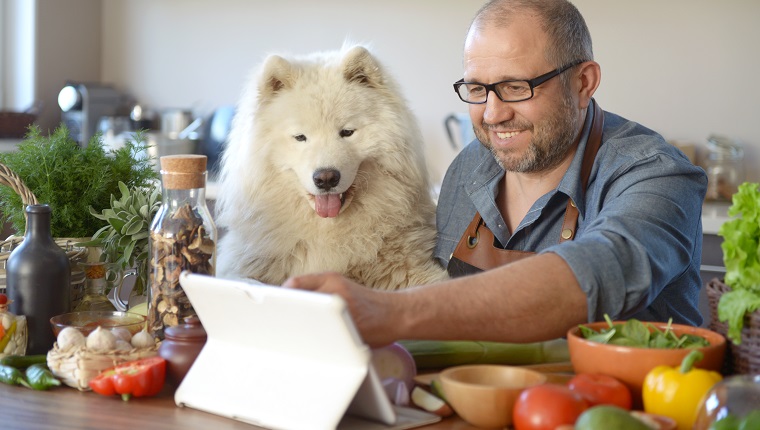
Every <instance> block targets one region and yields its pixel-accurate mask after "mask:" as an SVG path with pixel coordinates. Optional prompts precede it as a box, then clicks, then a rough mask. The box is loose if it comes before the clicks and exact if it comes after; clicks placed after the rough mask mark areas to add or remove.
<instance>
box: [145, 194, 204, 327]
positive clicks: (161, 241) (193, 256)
mask: <svg viewBox="0 0 760 430" xmlns="http://www.w3.org/2000/svg"><path fill="white" fill-rule="evenodd" d="M150 238H151V240H150V243H151V250H150V252H151V254H150V255H151V257H150V266H151V271H150V279H149V283H150V289H151V303H150V307H149V312H148V328H149V330H150V331H151V332H152V333H153V334H154V335H156V336H158V337H160V338H163V330H164V327H166V326H174V325H177V324H179V322H180V321H182V320H183V319H184V318H185V317H186V316H190V315H194V314H195V311H194V310H193V308H192V305H191V304H190V300H189V299H188V298H187V296H186V295H185V293H184V291H183V290H182V288H181V287H180V285H179V275H180V273H182V271H184V270H188V271H190V272H193V273H201V274H213V268H212V267H211V264H212V256H213V253H214V250H215V244H214V240H213V239H212V238H211V237H210V235H209V233H208V232H207V231H206V229H205V228H204V227H203V218H202V217H201V216H199V215H198V214H197V213H196V212H195V211H194V210H193V209H192V208H191V207H190V205H189V204H185V205H183V206H181V207H180V208H178V209H177V211H176V212H175V213H174V214H173V215H172V216H170V217H166V218H163V219H162V220H161V224H160V225H159V226H156V227H154V228H153V230H152V231H151V233H150Z"/></svg>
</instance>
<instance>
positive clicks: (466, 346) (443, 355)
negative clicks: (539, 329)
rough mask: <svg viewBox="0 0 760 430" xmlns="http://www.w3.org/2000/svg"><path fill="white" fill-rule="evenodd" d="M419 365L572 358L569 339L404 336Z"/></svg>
mask: <svg viewBox="0 0 760 430" xmlns="http://www.w3.org/2000/svg"><path fill="white" fill-rule="evenodd" d="M398 343H400V344H401V345H402V346H403V347H404V348H406V350H407V351H409V353H411V354H412V358H414V362H415V364H416V365H417V369H418V370H420V369H441V368H444V367H449V366H459V365H463V364H508V365H515V366H521V365H527V364H543V363H557V362H563V361H569V360H570V353H569V351H568V349H567V341H566V340H565V339H552V340H548V341H545V342H533V343H504V342H482V341H464V340H443V341H439V340H401V341H399V342H398Z"/></svg>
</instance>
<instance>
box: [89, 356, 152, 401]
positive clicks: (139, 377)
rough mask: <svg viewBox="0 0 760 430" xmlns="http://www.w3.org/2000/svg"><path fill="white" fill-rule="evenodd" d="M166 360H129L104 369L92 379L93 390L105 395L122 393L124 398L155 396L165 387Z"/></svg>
mask: <svg viewBox="0 0 760 430" xmlns="http://www.w3.org/2000/svg"><path fill="white" fill-rule="evenodd" d="M165 380H166V360H164V359H163V358H161V357H150V358H143V359H141V360H135V361H129V362H126V363H122V364H119V365H118V366H116V367H114V368H112V369H108V370H104V371H103V372H101V373H100V375H98V376H96V377H95V378H93V379H91V380H90V384H89V385H90V388H92V391H94V392H96V393H98V394H102V395H104V396H113V395H114V394H121V398H122V399H123V400H125V401H126V400H129V399H130V397H133V396H134V397H145V396H155V395H156V394H158V393H159V392H161V389H162V388H163V387H164V381H165Z"/></svg>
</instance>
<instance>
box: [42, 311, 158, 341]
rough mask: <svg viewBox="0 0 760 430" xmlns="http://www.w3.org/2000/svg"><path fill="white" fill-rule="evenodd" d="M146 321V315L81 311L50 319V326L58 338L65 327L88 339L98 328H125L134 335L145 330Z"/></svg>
mask: <svg viewBox="0 0 760 430" xmlns="http://www.w3.org/2000/svg"><path fill="white" fill-rule="evenodd" d="M146 320H147V318H146V317H145V316H144V315H139V314H135V313H131V312H118V311H80V312H69V313H67V314H61V315H56V316H54V317H53V318H50V325H51V326H52V327H53V335H55V336H56V337H58V333H60V332H61V330H63V329H64V328H65V327H75V328H77V329H79V331H81V332H82V334H83V335H85V337H86V336H87V335H88V334H90V333H91V332H92V331H94V330H95V329H96V328H98V326H100V327H103V328H108V329H111V328H115V327H123V328H125V329H127V330H129V332H130V333H132V335H134V334H135V333H138V332H139V331H141V330H142V329H143V327H144V326H145V321H146Z"/></svg>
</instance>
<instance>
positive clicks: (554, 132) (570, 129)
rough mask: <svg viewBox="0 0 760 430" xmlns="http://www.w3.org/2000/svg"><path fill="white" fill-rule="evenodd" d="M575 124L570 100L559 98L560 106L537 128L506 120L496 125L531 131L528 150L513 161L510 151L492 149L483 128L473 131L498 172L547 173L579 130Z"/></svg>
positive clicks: (577, 122) (576, 120)
mask: <svg viewBox="0 0 760 430" xmlns="http://www.w3.org/2000/svg"><path fill="white" fill-rule="evenodd" d="M579 123H580V118H579V115H578V111H577V110H576V109H574V108H573V102H572V99H571V98H570V97H563V103H562V104H561V105H560V106H559V107H558V109H557V110H556V111H554V114H553V115H552V116H551V117H549V118H548V119H546V120H545V121H544V122H543V123H542V124H540V127H539V128H538V129H536V127H535V125H534V124H520V123H516V122H509V121H507V122H504V123H501V124H499V126H504V127H506V128H510V127H514V128H530V129H531V130H532V131H533V138H532V139H531V142H530V145H529V146H528V150H527V152H526V153H525V154H524V155H523V156H522V157H520V158H517V156H516V155H515V154H514V151H513V150H510V149H495V148H494V147H493V145H492V144H491V141H490V139H489V138H488V134H487V133H485V131H484V130H483V129H481V128H476V129H475V135H476V136H477V138H478V140H480V142H481V143H482V144H483V145H484V146H485V147H486V148H488V149H489V150H490V151H491V154H493V156H494V158H495V159H496V162H497V163H499V166H501V168H502V169H504V170H507V171H510V172H518V173H537V172H543V171H547V170H550V169H552V168H554V167H556V166H558V165H559V164H560V163H561V162H562V160H563V159H564V158H565V156H566V155H567V153H568V152H569V151H570V150H571V148H572V147H573V146H574V144H575V137H576V133H577V131H578V130H579V129H580V124H579ZM526 126H527V127H526ZM488 127H489V126H484V128H488Z"/></svg>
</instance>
